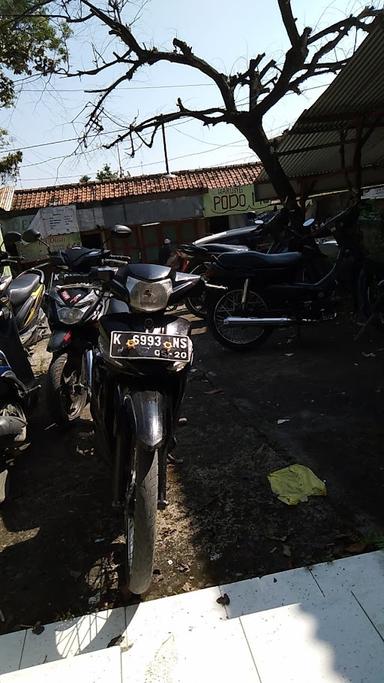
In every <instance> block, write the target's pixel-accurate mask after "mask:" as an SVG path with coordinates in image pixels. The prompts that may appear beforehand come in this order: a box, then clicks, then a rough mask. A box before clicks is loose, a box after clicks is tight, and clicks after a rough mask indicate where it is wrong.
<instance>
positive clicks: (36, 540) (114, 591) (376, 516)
mask: <svg viewBox="0 0 384 683" xmlns="http://www.w3.org/2000/svg"><path fill="white" fill-rule="evenodd" d="M353 333H354V328H353V326H352V324H351V323H350V322H349V321H348V319H345V320H344V322H333V323H328V324H324V325H323V326H321V327H314V328H311V329H309V328H308V329H307V330H306V331H305V332H304V334H303V339H302V340H301V341H300V342H299V341H297V340H293V341H292V340H290V338H289V335H287V334H286V333H284V335H276V336H275V337H272V339H271V340H270V341H269V342H268V343H267V345H266V346H265V347H264V348H263V350H262V351H261V352H259V353H258V354H250V355H236V354H233V353H231V352H229V351H225V350H223V349H222V348H221V347H219V346H218V345H217V344H216V343H215V342H213V341H212V340H211V338H210V337H209V336H208V335H207V334H206V333H205V331H204V327H203V325H202V324H201V323H199V322H194V341H195V349H196V362H195V372H194V373H192V375H191V381H190V383H189V385H188V388H187V395H186V400H185V405H184V411H183V415H184V416H185V417H187V424H186V425H185V426H180V429H179V434H178V438H179V449H178V454H179V456H182V457H183V463H181V464H180V465H177V466H176V467H170V468H169V478H170V486H169V495H168V498H169V500H170V505H169V507H168V509H167V510H166V511H165V512H164V513H160V520H159V534H158V542H157V555H156V569H155V574H154V583H153V588H152V589H151V591H150V593H149V597H160V596H163V595H170V594H173V593H178V592H183V591H184V592H188V591H190V590H192V589H196V588H202V587H205V586H211V585H218V584H222V583H225V582H229V581H234V580H238V579H242V578H247V577H251V576H259V575H264V574H267V573H271V572H276V571H281V570H284V569H290V568H292V567H300V566H305V565H311V564H313V563H315V562H320V561H324V560H332V559H334V558H338V557H343V556H347V555H350V554H353V553H356V552H362V551H365V550H371V549H374V548H377V547H382V546H383V545H384V533H383V532H382V529H383V525H384V512H383V507H382V502H381V501H382V494H383V483H384V462H383V451H384V445H383V432H384V425H383V419H382V413H383V408H382V406H383V396H384V374H383V370H384V367H383V365H384V337H380V336H379V335H377V334H371V335H368V336H367V337H365V338H364V339H363V340H362V341H360V342H359V343H354V342H353V341H352V338H353ZM36 362H37V366H39V365H40V366H41V368H42V369H43V367H44V361H43V360H41V359H40V358H37V360H36ZM48 408H49V407H48V406H44V404H43V403H42V404H41V405H40V416H39V417H38V420H37V424H36V425H35V432H34V443H33V445H32V447H31V448H30V450H29V452H27V453H26V454H25V455H24V456H23V457H22V458H20V459H19V462H18V464H17V467H16V468H15V471H14V492H15V498H14V500H13V501H12V502H10V503H9V504H7V505H6V506H5V507H4V509H3V511H2V516H3V519H2V522H0V548H1V550H2V552H1V553H0V575H1V577H2V591H1V599H0V609H1V613H0V617H1V623H0V626H1V630H2V631H3V632H7V631H12V630H17V629H19V628H21V627H23V626H31V625H34V624H35V623H36V622H37V621H43V622H49V621H54V620H57V619H62V618H65V617H66V616H70V615H73V614H74V615H76V614H83V613H84V612H86V611H89V610H95V609H102V608H103V607H106V606H114V605H118V604H121V603H122V602H123V601H124V596H123V595H122V594H121V592H120V591H119V590H118V586H119V571H120V565H121V559H122V546H121V540H122V539H121V535H120V534H121V525H120V520H119V519H116V518H114V517H113V516H112V514H111V511H110V507H109V478H108V472H106V471H105V470H104V469H103V467H102V466H101V465H100V464H99V463H98V462H97V460H96V458H95V456H94V452H93V439H92V423H91V422H90V421H89V420H88V419H87V415H85V416H84V420H83V421H82V422H81V423H80V424H79V425H77V426H76V427H74V428H72V429H71V430H69V431H68V432H67V433H64V432H62V431H60V430H59V429H58V428H57V427H56V426H54V425H51V419H50V415H49V409H48ZM282 418H286V419H289V422H285V423H284V424H282V425H278V420H280V419H282ZM294 462H299V463H302V464H305V465H308V466H310V467H312V469H313V470H314V471H315V473H316V474H317V475H318V476H319V477H320V478H322V479H325V480H326V482H327V487H328V496H327V497H326V498H319V499H313V500H311V501H310V502H309V503H305V504H301V505H299V506H298V507H296V508H291V507H287V506H285V505H284V504H282V503H280V502H279V501H277V500H275V499H274V497H273V495H272V494H271V491H270V488H269V484H268V481H267V478H266V476H267V474H268V472H270V471H271V470H273V469H276V468H278V467H283V466H285V465H287V464H291V463H294Z"/></svg>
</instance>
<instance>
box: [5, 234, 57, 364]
mask: <svg viewBox="0 0 384 683" xmlns="http://www.w3.org/2000/svg"><path fill="white" fill-rule="evenodd" d="M28 232H29V231H26V233H24V235H26V240H25V241H28ZM24 235H23V237H22V235H21V234H20V233H19V232H8V233H6V235H5V238H4V242H5V245H6V247H8V248H9V247H10V246H11V245H13V244H16V243H17V242H20V241H21V240H22V239H23V240H24ZM13 263H18V260H16V259H13ZM44 293H45V277H44V273H43V271H42V270H41V269H40V268H30V269H29V270H25V271H24V272H22V273H20V274H19V275H17V276H16V277H15V278H14V279H13V280H12V281H11V282H10V284H9V287H8V295H9V298H10V302H11V304H12V308H13V312H14V316H15V320H16V325H17V328H18V331H19V336H20V340H21V343H22V345H23V346H24V348H25V349H26V350H28V351H30V350H31V348H32V347H33V346H34V345H35V344H36V343H37V342H39V341H40V340H41V339H43V337H44V333H45V330H46V326H47V319H46V317H45V313H44V311H43V308H42V303H43V298H44Z"/></svg>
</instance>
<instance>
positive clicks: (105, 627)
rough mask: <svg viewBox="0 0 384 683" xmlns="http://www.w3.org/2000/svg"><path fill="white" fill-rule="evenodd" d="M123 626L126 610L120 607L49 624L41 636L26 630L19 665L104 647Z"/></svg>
mask: <svg viewBox="0 0 384 683" xmlns="http://www.w3.org/2000/svg"><path fill="white" fill-rule="evenodd" d="M124 629H125V612H124V608H123V607H121V608H119V609H113V610H108V611H105V612H97V613H96V614H85V615H84V616H83V617H79V618H78V619H72V620H70V621H63V622H59V623H57V624H48V626H46V627H45V629H44V631H43V633H41V634H40V635H39V636H37V635H34V634H33V633H32V631H27V637H26V639H25V645H24V651H23V656H22V659H21V666H20V668H22V669H24V668H26V667H30V666H36V665H37V664H43V663H45V662H54V661H55V660H57V659H64V658H65V657H72V656H74V655H78V654H84V653H88V652H95V651H96V650H101V649H102V648H105V647H107V645H108V644H109V643H110V642H111V640H112V639H113V638H116V637H117V636H119V635H121V634H123V633H124Z"/></svg>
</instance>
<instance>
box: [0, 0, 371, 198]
mask: <svg viewBox="0 0 384 683" xmlns="http://www.w3.org/2000/svg"><path fill="white" fill-rule="evenodd" d="M292 5H293V8H294V13H295V16H296V17H297V18H298V24H299V27H303V26H305V25H309V26H311V27H312V28H321V27H323V26H326V25H327V24H331V23H333V22H334V21H338V20H339V19H341V18H342V16H344V15H345V13H348V12H350V11H352V10H356V8H358V7H361V6H362V5H363V3H362V2H360V1H359V0H334V1H333V2H332V1H331V2H330V0H310V1H309V0H293V2H292ZM136 26H137V32H138V35H139V37H140V38H141V39H142V40H143V41H144V42H146V44H151V43H154V44H155V45H156V46H158V47H162V48H165V49H167V48H168V47H169V48H170V49H171V46H172V39H173V37H174V36H175V35H176V36H177V37H179V38H180V39H182V40H185V41H186V42H187V43H188V44H190V45H192V46H193V49H194V51H195V53H196V54H199V55H200V56H202V57H203V58H204V59H206V60H207V61H210V62H211V63H212V64H213V65H214V66H215V67H216V68H217V69H219V70H221V71H225V72H231V71H235V72H236V71H237V70H242V69H243V67H244V65H245V63H246V60H248V59H249V58H250V57H252V56H255V55H256V54H258V53H260V52H266V54H267V56H268V57H269V58H273V59H275V60H276V61H277V62H279V61H281V59H282V57H283V55H284V51H285V48H286V47H287V46H288V41H287V38H286V35H285V31H284V27H283V25H282V22H281V19H280V16H279V12H278V5H277V0H237V2H231V3H229V2H228V1H227V2H225V0H224V2H223V0H194V1H193V2H190V0H188V1H187V0H152V1H151V2H149V3H148V4H147V5H146V7H145V8H144V10H143V13H142V16H141V18H140V20H139V21H138V23H137V25H136ZM92 42H94V43H96V44H97V47H98V49H99V51H104V50H105V51H106V53H107V54H108V51H111V50H116V49H117V48H118V45H117V41H116V38H115V39H114V40H112V39H111V36H109V35H108V34H107V32H106V31H105V30H104V28H103V27H100V26H99V25H97V24H93V25H82V26H81V27H80V28H77V29H76V34H75V35H74V37H73V39H72V40H71V61H72V64H73V66H74V67H75V68H79V67H81V66H84V67H88V68H89V66H90V65H91V58H92V52H91V43H92ZM113 75H116V72H114V74H113ZM109 82H110V81H109V79H108V77H107V75H106V72H104V74H99V75H98V76H97V77H94V78H92V79H91V78H88V79H83V80H81V81H80V80H79V79H77V78H72V79H68V78H63V77H62V78H59V77H55V78H52V79H51V80H50V81H49V82H46V81H43V80H42V79H40V80H38V81H32V82H28V81H27V82H25V83H23V84H20V85H19V92H18V96H17V100H16V104H15V107H14V108H13V109H9V110H2V112H1V113H0V126H2V127H4V128H7V129H8V131H9V133H10V136H11V141H12V147H17V146H19V147H20V148H24V147H28V146H31V145H42V144H44V143H47V142H52V141H59V140H63V139H69V138H76V137H77V136H78V134H79V133H81V130H82V124H83V123H84V113H81V112H82V110H83V108H84V106H85V105H86V103H87V102H88V101H89V99H90V97H91V96H90V95H89V94H86V93H84V92H83V90H84V89H86V88H98V87H104V86H106V85H108V83H109ZM328 82H329V80H327V79H325V78H324V77H319V78H317V79H313V80H312V81H309V82H308V83H307V84H306V85H305V86H304V89H305V92H304V93H303V94H302V95H300V96H297V95H296V94H289V95H287V96H286V98H285V99H284V101H282V102H280V103H279V104H278V105H276V106H275V107H274V108H273V109H272V110H271V111H270V112H269V114H268V115H267V117H266V119H265V126H266V129H267V131H269V132H270V135H271V136H273V135H277V134H278V133H279V132H281V131H282V130H283V129H284V128H286V127H288V126H289V125H290V124H292V123H293V122H294V121H295V120H296V118H297V117H298V115H299V114H300V113H301V112H302V111H303V110H304V109H306V108H308V107H309V106H310V105H311V104H312V102H313V101H314V100H315V99H317V97H318V96H319V95H320V94H321V92H322V91H323V89H324V87H325V86H326V84H327V83H328ZM177 97H181V98H182V100H183V102H184V104H185V105H186V106H187V107H189V108H193V107H196V108H202V107H207V106H215V105H216V104H218V103H219V102H220V98H219V96H218V94H217V91H216V89H215V87H212V86H211V84H210V82H209V80H208V79H206V78H205V77H204V76H202V75H201V74H200V73H199V72H196V71H194V70H192V69H187V68H185V67H180V66H174V65H169V64H160V65H157V66H155V67H151V68H148V67H147V68H145V69H143V70H141V71H140V72H139V73H138V74H137V76H136V78H135V80H134V81H132V82H131V83H130V84H127V83H126V84H124V89H120V90H119V91H118V92H117V93H116V94H114V95H113V96H112V97H111V98H110V100H109V104H108V111H109V112H110V113H111V114H112V115H113V117H114V118H116V119H118V120H119V121H120V120H121V121H124V122H125V121H126V122H127V123H129V122H130V121H132V119H133V118H134V117H135V116H136V115H137V114H139V115H140V117H141V118H146V117H148V116H151V115H153V114H156V113H160V112H169V111H173V110H175V102H176V99H177ZM245 97H246V92H245V91H244V93H242V94H239V99H242V98H245ZM113 127H114V126H113V124H112V123H110V130H112V129H113ZM100 142H101V141H100V140H98V139H94V140H92V141H91V143H90V149H89V151H88V152H87V153H86V154H84V153H82V154H78V155H76V156H72V153H73V151H74V150H75V149H76V141H75V140H72V141H68V142H64V143H57V144H53V145H47V146H41V147H36V148H34V149H25V150H24V151H23V153H24V160H23V164H22V167H21V172H20V177H19V179H18V181H17V187H19V188H27V187H37V186H44V185H52V184H56V183H58V184H62V183H73V182H77V180H78V179H79V177H80V176H81V175H83V174H88V175H90V176H94V175H95V173H96V171H97V169H99V168H100V167H101V166H103V165H104V164H105V163H109V164H110V165H111V167H112V168H113V169H117V168H118V157H117V151H116V149H112V150H105V149H100ZM167 143H168V154H169V158H170V166H171V170H180V169H184V168H202V167H207V166H212V165H224V164H226V163H228V164H231V163H237V162H238V163H243V162H249V161H254V160H256V157H255V155H254V154H253V152H251V150H250V149H249V147H248V144H247V142H246V141H245V140H244V139H242V137H241V135H240V134H239V132H238V131H236V129H234V128H233V127H230V126H227V125H225V124H220V125H218V126H215V127H214V128H212V127H210V128H207V127H204V126H203V125H202V124H201V123H200V122H197V121H187V122H186V121H180V122H177V123H175V124H171V125H170V126H169V127H168V129H167ZM56 157H57V158H56ZM120 158H121V162H122V166H123V169H124V170H125V171H129V172H130V173H131V175H141V174H143V173H145V174H147V173H148V174H149V173H161V172H163V171H164V160H163V151H162V143H161V138H160V136H159V137H158V139H157V140H156V141H155V144H154V146H153V147H152V149H144V150H142V151H139V152H138V154H137V155H136V156H135V157H134V158H133V159H132V158H130V157H129V156H128V154H127V145H124V144H122V145H121V146H120Z"/></svg>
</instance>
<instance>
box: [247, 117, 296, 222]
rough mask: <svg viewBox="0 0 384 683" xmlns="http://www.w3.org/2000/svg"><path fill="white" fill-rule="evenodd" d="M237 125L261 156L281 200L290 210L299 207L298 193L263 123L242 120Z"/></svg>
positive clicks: (251, 146) (250, 145)
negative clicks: (250, 122) (253, 123)
mask: <svg viewBox="0 0 384 683" xmlns="http://www.w3.org/2000/svg"><path fill="white" fill-rule="evenodd" d="M235 125H236V127H237V129H238V130H239V131H240V132H241V133H242V134H243V135H244V136H245V137H246V138H247V140H248V144H249V147H250V148H251V149H252V150H253V151H254V152H255V153H256V154H257V156H258V157H259V159H260V161H261V163H262V164H263V167H264V170H265V172H266V173H267V175H268V177H269V179H270V181H271V183H272V185H273V187H274V188H275V190H276V194H277V196H278V197H279V199H280V201H281V202H282V203H283V204H284V205H285V206H286V207H287V208H288V209H289V210H297V209H299V205H298V203H297V199H296V193H295V191H294V189H293V187H292V185H291V183H290V181H289V179H288V177H287V175H286V173H285V171H284V170H283V168H282V166H281V164H280V161H279V159H278V157H277V155H276V154H275V152H274V151H273V149H272V146H271V144H270V142H269V140H268V138H267V136H266V134H265V132H264V129H263V127H262V125H261V123H259V124H255V125H249V123H248V122H244V123H243V122H241V123H240V124H239V122H236V123H235Z"/></svg>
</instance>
